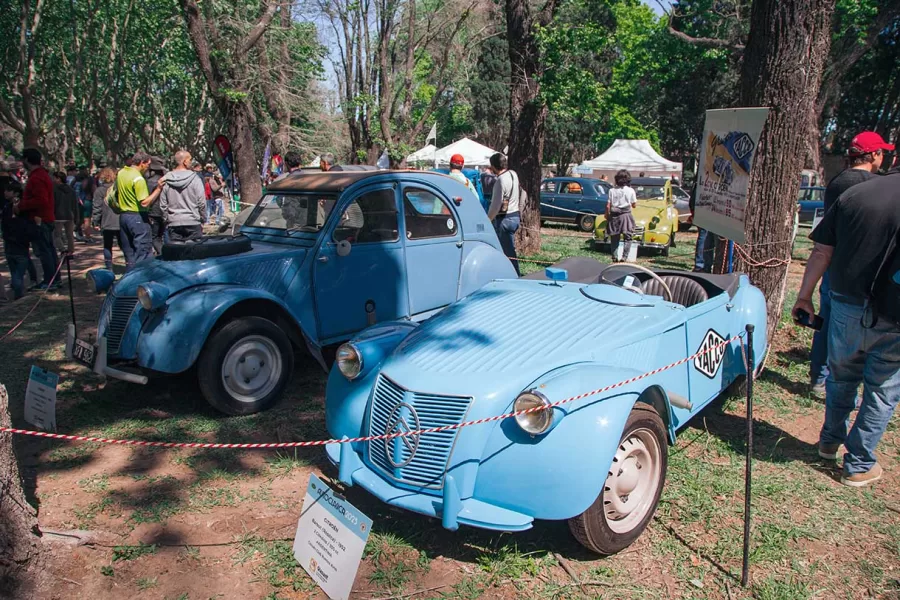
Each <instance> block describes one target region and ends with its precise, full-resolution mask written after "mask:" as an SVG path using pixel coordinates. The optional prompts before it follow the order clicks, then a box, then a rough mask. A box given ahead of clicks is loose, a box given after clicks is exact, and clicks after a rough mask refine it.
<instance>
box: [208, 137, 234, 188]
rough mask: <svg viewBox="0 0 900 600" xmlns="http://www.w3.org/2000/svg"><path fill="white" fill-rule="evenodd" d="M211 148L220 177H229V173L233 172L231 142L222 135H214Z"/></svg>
mask: <svg viewBox="0 0 900 600" xmlns="http://www.w3.org/2000/svg"><path fill="white" fill-rule="evenodd" d="M213 150H214V154H215V156H216V162H217V163H218V164H219V171H220V172H221V173H222V177H224V178H225V179H231V174H232V173H234V155H233V154H232V153H231V142H229V141H228V138H227V137H225V136H224V135H219V136H216V139H215V141H214V142H213Z"/></svg>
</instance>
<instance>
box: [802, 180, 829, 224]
mask: <svg viewBox="0 0 900 600" xmlns="http://www.w3.org/2000/svg"><path fill="white" fill-rule="evenodd" d="M797 203H798V204H799V211H800V213H799V214H800V222H801V223H810V224H811V223H812V222H813V219H814V218H815V217H816V209H819V208H825V188H823V187H819V186H801V187H800V197H799V198H798V199H797Z"/></svg>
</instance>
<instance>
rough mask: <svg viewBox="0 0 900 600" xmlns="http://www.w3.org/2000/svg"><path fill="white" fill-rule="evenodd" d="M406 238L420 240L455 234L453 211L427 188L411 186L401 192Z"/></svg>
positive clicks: (455, 225) (455, 226)
mask: <svg viewBox="0 0 900 600" xmlns="http://www.w3.org/2000/svg"><path fill="white" fill-rule="evenodd" d="M403 210H404V214H405V215H406V238H407V239H410V240H422V239H428V238H436V237H452V236H455V235H456V230H457V224H456V217H454V216H453V211H452V210H450V207H449V206H448V205H447V203H446V202H444V200H443V199H442V198H439V197H438V196H436V195H435V194H433V193H431V192H429V191H428V190H422V189H416V188H411V189H408V190H406V191H405V192H404V194H403Z"/></svg>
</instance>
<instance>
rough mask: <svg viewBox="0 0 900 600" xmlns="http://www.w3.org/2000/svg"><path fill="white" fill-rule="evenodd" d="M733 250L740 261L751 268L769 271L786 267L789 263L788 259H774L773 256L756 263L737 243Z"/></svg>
mask: <svg viewBox="0 0 900 600" xmlns="http://www.w3.org/2000/svg"><path fill="white" fill-rule="evenodd" d="M734 250H735V252H737V254H738V256H740V257H741V259H742V260H743V261H744V262H745V263H747V264H748V265H749V266H751V267H759V268H762V269H771V268H777V267H783V266H786V265H788V264H790V262H791V260H790V259H789V258H787V259H785V258H775V257H774V256H773V257H772V258H767V259H766V260H764V261H757V260H755V259H754V258H753V257H751V256H750V254H749V253H748V252H747V250H746V249H744V247H742V246H741V245H740V244H738V243H737V242H735V244H734Z"/></svg>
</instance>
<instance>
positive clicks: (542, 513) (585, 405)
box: [474, 364, 671, 520]
mask: <svg viewBox="0 0 900 600" xmlns="http://www.w3.org/2000/svg"><path fill="white" fill-rule="evenodd" d="M639 374H640V373H638V372H637V371H634V370H631V369H621V368H611V367H603V366H599V365H595V364H581V365H575V366H572V367H567V368H564V369H560V370H558V371H555V372H553V373H551V374H549V375H548V376H545V377H544V378H541V379H540V380H538V381H537V382H536V383H535V385H534V386H532V388H533V389H536V390H538V391H540V392H541V393H542V394H544V395H545V396H546V397H547V398H548V399H549V401H550V402H555V401H558V400H560V399H563V398H569V397H573V396H576V395H579V394H582V393H584V392H585V390H591V389H596V388H598V387H600V386H601V385H603V384H605V383H606V384H612V383H616V382H620V381H626V380H628V379H631V378H633V377H635V376H637V375H639ZM651 387H653V385H652V380H642V381H637V382H632V383H630V384H628V385H624V386H622V387H620V388H617V389H615V390H611V391H609V392H607V393H603V394H597V395H594V396H590V397H588V398H585V399H584V400H576V401H573V402H572V403H567V404H563V405H561V406H559V407H556V408H554V409H553V410H554V413H555V415H554V418H555V424H554V426H553V428H552V429H551V430H550V431H549V432H548V433H545V434H543V435H540V436H530V435H529V434H526V433H525V432H524V431H522V430H521V429H520V428H519V426H518V425H517V424H516V421H515V419H511V418H510V419H504V420H503V421H502V422H501V423H499V424H498V425H497V426H495V427H494V429H493V430H492V432H491V434H490V436H489V437H488V441H487V444H486V445H485V449H484V453H483V455H482V458H481V462H480V465H479V467H478V476H477V480H476V483H475V489H474V496H475V498H476V499H478V500H480V501H483V502H487V503H490V504H496V505H499V506H503V507H504V508H509V509H511V510H515V511H518V512H521V513H524V514H527V515H530V516H532V517H534V518H535V519H551V520H559V519H568V518H571V517H574V516H577V515H579V514H581V513H582V512H584V511H585V510H587V508H588V507H589V506H590V505H591V504H592V503H593V502H594V500H596V499H597V496H598V495H599V494H600V492H601V490H602V489H603V484H604V482H605V481H606V477H607V475H608V472H609V467H610V465H611V464H612V459H613V456H614V455H615V453H616V448H617V447H618V445H619V440H620V438H621V436H622V430H623V428H624V426H625V422H626V421H627V419H628V415H629V414H631V410H632V408H633V407H634V405H635V403H636V402H638V401H639V400H643V398H644V397H642V394H643V392H644V390H646V389H648V388H651ZM650 400H651V399H650V398H648V402H650V403H651V405H653V404H654V403H653V402H651V401H650ZM655 404H658V403H655ZM507 410H509V411H512V405H510V406H509V407H508V409H507ZM663 420H664V421H665V420H666V418H665V416H663ZM669 422H671V419H669ZM670 428H671V425H670ZM670 435H671V434H670Z"/></svg>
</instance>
